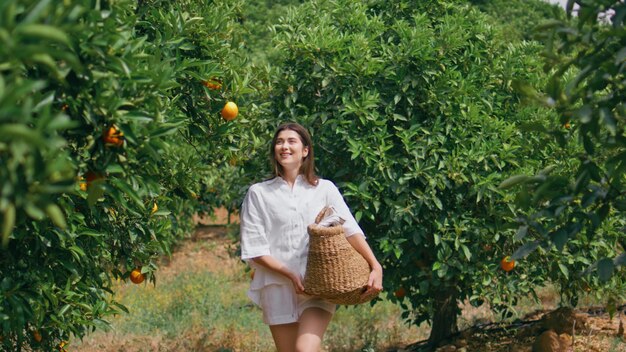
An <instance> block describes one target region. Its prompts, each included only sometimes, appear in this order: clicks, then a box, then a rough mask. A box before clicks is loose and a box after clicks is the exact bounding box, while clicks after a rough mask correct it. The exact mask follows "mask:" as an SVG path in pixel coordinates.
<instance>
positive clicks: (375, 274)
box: [363, 264, 383, 296]
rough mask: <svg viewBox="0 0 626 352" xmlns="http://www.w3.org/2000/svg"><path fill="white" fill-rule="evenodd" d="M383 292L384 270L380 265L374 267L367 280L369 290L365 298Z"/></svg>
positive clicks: (364, 293) (365, 293) (366, 291)
mask: <svg viewBox="0 0 626 352" xmlns="http://www.w3.org/2000/svg"><path fill="white" fill-rule="evenodd" d="M382 290H383V268H382V267H381V266H380V264H378V265H376V266H374V268H372V271H371V272H370V277H369V279H368V280H367V290H365V292H363V295H364V296H369V295H376V294H378V293H379V292H380V291H382Z"/></svg>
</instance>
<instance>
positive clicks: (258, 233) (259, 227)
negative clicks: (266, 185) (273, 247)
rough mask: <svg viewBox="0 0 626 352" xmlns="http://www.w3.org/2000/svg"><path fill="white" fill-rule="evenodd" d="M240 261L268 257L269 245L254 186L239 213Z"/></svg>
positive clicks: (247, 194)
mask: <svg viewBox="0 0 626 352" xmlns="http://www.w3.org/2000/svg"><path fill="white" fill-rule="evenodd" d="M239 230H240V231H239V232H240V235H241V259H243V260H246V259H251V258H256V257H260V256H263V255H270V245H269V242H268V240H267V234H266V232H265V224H264V220H263V213H262V206H261V202H260V199H259V195H258V194H256V193H255V190H254V185H253V186H252V187H250V189H249V190H248V193H246V196H245V198H244V200H243V203H242V205H241V212H240V227H239Z"/></svg>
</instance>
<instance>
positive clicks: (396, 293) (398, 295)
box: [393, 287, 406, 299]
mask: <svg viewBox="0 0 626 352" xmlns="http://www.w3.org/2000/svg"><path fill="white" fill-rule="evenodd" d="M393 295H394V296H396V298H399V299H402V298H404V296H406V290H405V289H404V287H400V288H399V289H397V290H395V291H394V293H393Z"/></svg>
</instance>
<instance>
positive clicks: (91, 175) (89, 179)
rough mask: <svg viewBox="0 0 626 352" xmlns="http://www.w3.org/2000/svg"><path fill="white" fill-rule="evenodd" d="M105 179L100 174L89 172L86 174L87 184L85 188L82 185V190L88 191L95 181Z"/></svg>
mask: <svg viewBox="0 0 626 352" xmlns="http://www.w3.org/2000/svg"><path fill="white" fill-rule="evenodd" d="M103 178H104V177H103V176H102V174H99V173H97V172H94V171H87V173H86V174H85V180H87V182H86V183H85V185H84V186H83V185H82V183H81V184H80V189H81V190H84V191H86V190H87V188H88V187H89V186H90V185H91V183H92V182H93V181H97V180H101V179H103Z"/></svg>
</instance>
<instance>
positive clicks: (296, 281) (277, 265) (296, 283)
mask: <svg viewBox="0 0 626 352" xmlns="http://www.w3.org/2000/svg"><path fill="white" fill-rule="evenodd" d="M251 260H252V261H253V262H255V263H257V264H259V265H261V266H263V267H265V268H268V269H270V270H272V271H275V272H277V273H279V274H281V275H283V276H285V277H287V278H288V279H289V280H291V282H292V283H293V287H294V288H295V289H296V293H304V285H303V284H302V278H301V277H300V275H299V274H297V273H294V272H293V271H291V270H289V268H287V266H286V265H285V264H283V263H281V262H280V261H279V260H277V259H276V258H274V257H272V256H271V255H263V256H260V257H256V258H252V259H251Z"/></svg>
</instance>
